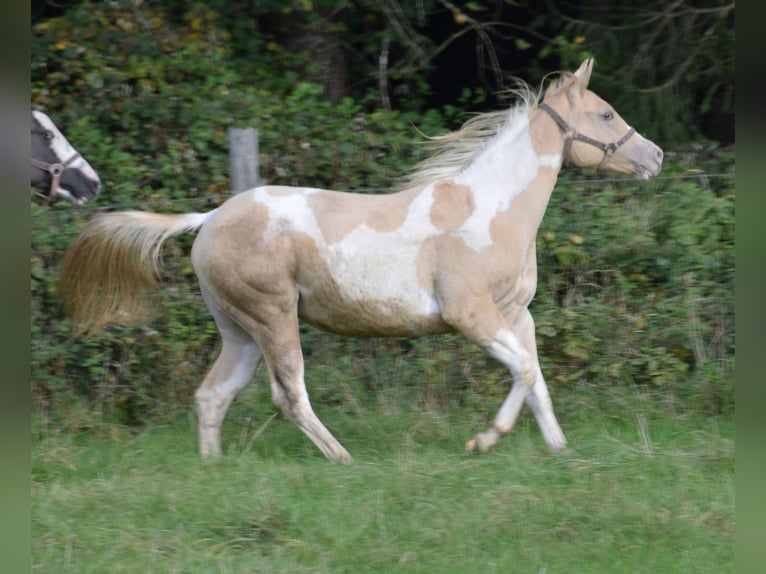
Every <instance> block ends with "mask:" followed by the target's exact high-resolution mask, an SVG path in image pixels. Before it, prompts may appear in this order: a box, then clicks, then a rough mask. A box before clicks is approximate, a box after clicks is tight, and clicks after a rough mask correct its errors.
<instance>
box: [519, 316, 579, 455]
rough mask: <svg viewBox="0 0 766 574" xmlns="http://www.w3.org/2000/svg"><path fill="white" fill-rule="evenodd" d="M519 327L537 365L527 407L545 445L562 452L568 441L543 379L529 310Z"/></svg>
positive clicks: (520, 335)
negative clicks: (533, 416)
mask: <svg viewBox="0 0 766 574" xmlns="http://www.w3.org/2000/svg"><path fill="white" fill-rule="evenodd" d="M517 325H518V326H516V328H515V329H514V330H515V331H516V333H517V334H518V337H519V339H520V340H521V343H522V344H523V345H524V347H525V348H526V349H527V351H529V353H530V355H531V357H532V360H533V362H534V365H535V367H534V368H535V383H534V385H532V388H531V389H530V390H529V394H528V395H527V405H529V408H530V409H532V413H533V414H534V415H535V420H536V421H537V425H538V426H539V427H540V432H541V433H542V435H543V439H544V440H545V443H546V444H547V445H548V448H550V449H551V450H552V451H560V450H563V449H564V448H566V446H567V441H566V438H565V437H564V433H563V431H562V430H561V427H560V426H559V422H558V420H556V415H555V414H554V413H553V404H552V403H551V397H550V394H549V393H548V385H546V383H545V379H544V378H543V372H542V369H541V368H540V361H539V360H538V357H537V342H536V340H535V322H534V319H533V318H532V314H531V313H530V312H529V310H528V309H525V310H524V313H523V314H522V316H521V318H520V320H519V321H518V324H517Z"/></svg>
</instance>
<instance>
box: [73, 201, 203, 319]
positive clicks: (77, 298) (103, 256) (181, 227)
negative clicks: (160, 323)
mask: <svg viewBox="0 0 766 574" xmlns="http://www.w3.org/2000/svg"><path fill="white" fill-rule="evenodd" d="M211 213H212V212H211ZM208 215H210V214H209V213H207V214H206V213H188V214H180V215H161V214H157V213H149V212H143V211H125V212H114V213H104V214H101V215H97V216H95V217H93V219H91V220H90V222H88V224H87V225H86V226H85V229H84V230H83V231H82V233H80V235H79V237H77V239H76V240H75V241H74V243H73V244H72V245H71V246H70V247H69V249H68V250H67V252H66V255H65V256H64V263H63V266H62V268H61V274H60V276H59V293H60V294H61V295H62V296H63V298H64V299H65V301H66V311H67V314H68V315H69V316H70V318H71V319H72V323H73V327H74V330H75V332H76V333H85V332H89V333H94V332H97V331H99V330H100V329H101V328H102V327H104V326H105V325H108V324H110V323H121V324H136V323H140V322H141V321H145V320H147V319H148V318H149V317H150V316H151V306H150V305H149V303H148V301H147V298H146V297H145V295H146V294H147V293H148V292H149V291H150V290H152V289H154V288H156V287H157V285H158V283H159V277H160V272H161V270H162V260H161V248H162V245H163V243H164V242H165V241H166V240H167V239H169V238H170V237H174V236H176V235H181V234H182V233H190V232H193V231H195V230H197V229H199V228H200V227H201V226H202V224H203V223H204V222H205V219H206V218H207V216H208Z"/></svg>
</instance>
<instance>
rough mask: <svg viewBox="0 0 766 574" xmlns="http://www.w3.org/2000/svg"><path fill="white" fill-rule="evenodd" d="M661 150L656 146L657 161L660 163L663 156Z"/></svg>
mask: <svg viewBox="0 0 766 574" xmlns="http://www.w3.org/2000/svg"><path fill="white" fill-rule="evenodd" d="M663 155H664V154H663V153H662V150H661V149H660V148H657V161H658V162H660V163H662V157H663Z"/></svg>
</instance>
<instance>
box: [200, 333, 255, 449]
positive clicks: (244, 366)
mask: <svg viewBox="0 0 766 574" xmlns="http://www.w3.org/2000/svg"><path fill="white" fill-rule="evenodd" d="M260 358H261V351H260V349H258V346H257V345H256V344H255V343H254V342H252V341H249V342H247V343H240V342H234V341H231V340H226V339H224V343H223V348H222V349H221V354H220V356H219V357H218V359H217V360H216V362H215V364H214V365H213V367H212V369H211V370H210V372H209V373H208V375H207V377H206V378H205V381H204V382H203V383H202V385H201V386H200V387H199V388H198V389H197V391H196V392H195V394H194V396H195V399H196V402H197V430H198V433H199V449H200V454H202V456H219V455H220V454H221V424H222V423H223V419H224V417H225V416H226V411H227V410H228V409H229V405H231V402H232V401H233V400H234V397H236V396H237V393H238V392H239V391H240V390H242V388H243V387H245V386H246V385H247V384H248V383H249V382H250V380H251V379H252V377H253V374H254V373H255V368H256V366H258V361H259V360H260Z"/></svg>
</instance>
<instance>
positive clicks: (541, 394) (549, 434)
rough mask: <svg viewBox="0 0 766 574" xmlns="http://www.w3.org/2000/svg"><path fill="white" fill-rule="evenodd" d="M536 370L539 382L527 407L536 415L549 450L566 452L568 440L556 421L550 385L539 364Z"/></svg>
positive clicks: (533, 388)
mask: <svg viewBox="0 0 766 574" xmlns="http://www.w3.org/2000/svg"><path fill="white" fill-rule="evenodd" d="M535 370H536V372H537V380H536V382H535V384H534V386H533V387H532V389H530V391H529V394H528V395H527V405H529V408H531V409H532V412H533V413H534V415H535V420H536V421H537V425H538V426H539V427H540V432H541V433H542V434H543V439H545V443H546V444H547V445H548V448H550V449H551V450H553V451H560V450H564V449H565V448H566V446H567V440H566V437H564V432H563V431H562V430H561V427H560V426H559V422H558V421H557V420H556V415H555V414H554V413H553V405H552V403H551V397H550V394H549V393H548V385H546V384H545V379H544V378H543V373H542V371H541V370H540V365H539V364H537V366H536V369H535Z"/></svg>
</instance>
